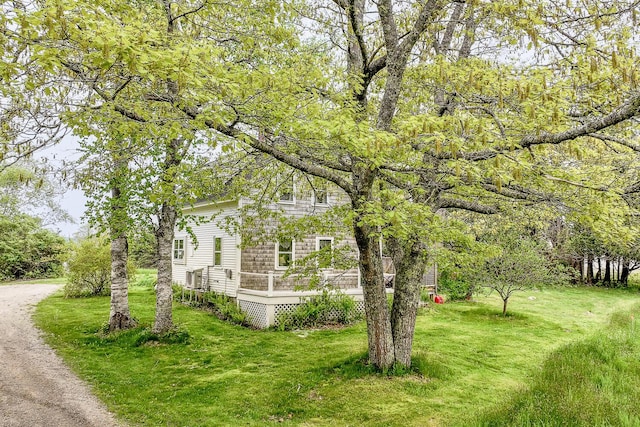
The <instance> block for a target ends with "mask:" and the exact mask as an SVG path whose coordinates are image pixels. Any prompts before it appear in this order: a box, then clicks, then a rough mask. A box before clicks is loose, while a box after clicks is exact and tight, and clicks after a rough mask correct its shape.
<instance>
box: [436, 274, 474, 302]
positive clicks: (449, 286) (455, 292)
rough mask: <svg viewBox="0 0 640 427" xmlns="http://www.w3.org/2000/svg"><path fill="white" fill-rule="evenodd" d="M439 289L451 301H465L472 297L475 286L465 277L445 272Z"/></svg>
mask: <svg viewBox="0 0 640 427" xmlns="http://www.w3.org/2000/svg"><path fill="white" fill-rule="evenodd" d="M438 291H439V292H440V293H443V294H445V295H446V296H447V300H449V301H464V300H467V299H470V298H471V296H472V295H473V293H474V291H475V286H474V285H472V284H471V283H469V282H467V281H466V280H464V279H461V278H451V277H450V276H448V275H444V274H443V275H442V276H441V277H440V280H439V281H438Z"/></svg>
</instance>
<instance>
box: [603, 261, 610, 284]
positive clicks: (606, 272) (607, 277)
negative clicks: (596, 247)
mask: <svg viewBox="0 0 640 427" xmlns="http://www.w3.org/2000/svg"><path fill="white" fill-rule="evenodd" d="M602 282H603V283H604V285H605V286H609V285H611V260H609V258H607V260H606V261H605V265H604V279H603V280H602Z"/></svg>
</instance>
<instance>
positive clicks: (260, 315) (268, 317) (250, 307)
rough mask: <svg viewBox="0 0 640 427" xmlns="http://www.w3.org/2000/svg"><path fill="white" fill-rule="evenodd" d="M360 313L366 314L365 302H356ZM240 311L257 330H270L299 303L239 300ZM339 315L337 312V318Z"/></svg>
mask: <svg viewBox="0 0 640 427" xmlns="http://www.w3.org/2000/svg"><path fill="white" fill-rule="evenodd" d="M355 303H356V310H357V311H358V313H361V314H364V301H355ZM238 305H239V306H240V309H241V310H242V311H244V312H245V313H247V316H248V317H249V323H251V325H253V326H255V327H256V328H268V327H269V326H278V319H279V318H280V316H281V315H283V314H286V313H292V312H293V311H294V310H295V309H296V307H297V306H298V305H300V304H299V303H289V304H268V303H261V302H254V301H244V300H238ZM337 316H338V313H337V312H336V317H337Z"/></svg>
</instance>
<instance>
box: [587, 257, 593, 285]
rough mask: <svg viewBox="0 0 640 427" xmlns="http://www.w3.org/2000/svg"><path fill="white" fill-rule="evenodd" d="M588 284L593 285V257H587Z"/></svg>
mask: <svg viewBox="0 0 640 427" xmlns="http://www.w3.org/2000/svg"><path fill="white" fill-rule="evenodd" d="M587 283H588V284H589V285H592V284H593V255H591V254H588V255H587Z"/></svg>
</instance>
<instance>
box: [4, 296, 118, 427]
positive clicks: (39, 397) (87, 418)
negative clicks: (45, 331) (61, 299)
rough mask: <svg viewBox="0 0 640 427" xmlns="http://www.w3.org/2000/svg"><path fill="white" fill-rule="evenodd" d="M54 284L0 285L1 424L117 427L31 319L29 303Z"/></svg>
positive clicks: (32, 302)
mask: <svg viewBox="0 0 640 427" xmlns="http://www.w3.org/2000/svg"><path fill="white" fill-rule="evenodd" d="M58 288H59V285H8V286H0V426H3V427H23V426H24V427H27V426H28V427H33V426H47V427H51V426H65V427H74V426H96V427H98V426H100V427H110V426H118V425H119V424H118V423H116V422H115V420H114V417H113V416H112V415H111V414H110V413H109V412H107V410H106V409H105V407H104V406H103V405H102V404H101V403H100V401H98V399H97V398H96V397H95V396H93V395H92V394H91V391H90V390H89V388H88V386H87V385H86V384H84V383H83V382H81V381H80V380H79V379H78V378H77V377H76V376H75V375H74V374H73V373H72V372H71V371H70V370H69V368H67V367H66V366H65V365H64V364H63V363H62V360H61V359H60V358H59V357H58V356H56V354H55V353H54V352H53V350H52V349H51V348H50V347H49V346H47V345H46V344H45V343H44V341H43V340H42V338H40V333H39V331H38V330H37V329H36V328H35V327H34V326H33V323H32V322H31V312H32V309H33V305H34V304H35V303H37V302H38V301H40V300H41V299H43V298H45V297H47V296H48V295H50V294H51V293H53V292H54V291H55V290H56V289H58Z"/></svg>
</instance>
